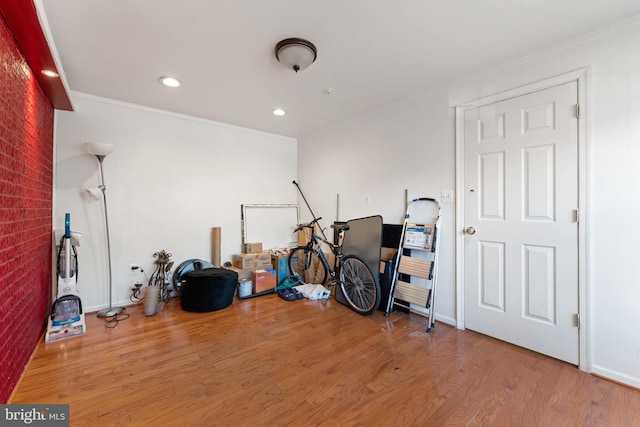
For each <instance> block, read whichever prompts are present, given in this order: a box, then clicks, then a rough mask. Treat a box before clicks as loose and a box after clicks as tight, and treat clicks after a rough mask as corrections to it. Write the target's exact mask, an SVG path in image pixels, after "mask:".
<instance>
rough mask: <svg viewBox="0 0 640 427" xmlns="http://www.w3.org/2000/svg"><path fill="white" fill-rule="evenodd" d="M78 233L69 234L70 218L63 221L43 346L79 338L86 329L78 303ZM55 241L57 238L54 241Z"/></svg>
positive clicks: (70, 232)
mask: <svg viewBox="0 0 640 427" xmlns="http://www.w3.org/2000/svg"><path fill="white" fill-rule="evenodd" d="M81 236H82V233H80V232H76V231H74V232H72V231H71V220H70V215H69V214H68V213H67V214H65V217H64V235H63V236H62V237H61V238H60V244H59V249H58V259H57V262H56V270H57V295H56V300H55V301H54V302H53V306H52V307H51V315H50V316H49V320H48V326H47V333H46V334H45V342H52V341H56V340H60V339H63V338H69V337H73V336H77V335H82V334H84V333H85V332H86V331H87V325H86V323H85V320H84V313H83V312H82V301H81V300H80V292H79V291H78V254H77V252H76V246H79V245H80V237H81ZM56 239H57V237H56Z"/></svg>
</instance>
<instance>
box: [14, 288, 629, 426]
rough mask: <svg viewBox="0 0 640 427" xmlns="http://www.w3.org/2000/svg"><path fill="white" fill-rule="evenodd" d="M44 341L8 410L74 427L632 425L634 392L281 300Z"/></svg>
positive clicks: (175, 307)
mask: <svg viewBox="0 0 640 427" xmlns="http://www.w3.org/2000/svg"><path fill="white" fill-rule="evenodd" d="M127 313H129V314H130V318H129V319H127V320H123V321H121V322H120V323H119V324H118V325H117V326H116V327H115V328H113V329H106V328H104V322H103V321H102V320H101V319H98V318H96V317H95V315H91V314H89V315H87V327H88V333H87V334H85V335H83V336H78V337H73V338H70V339H68V340H63V341H59V342H54V343H50V344H45V343H44V342H42V343H41V344H39V346H38V348H37V350H36V353H35V356H34V358H33V360H32V362H31V364H30V365H29V367H28V369H27V370H26V372H25V374H24V378H23V380H22V382H21V384H20V386H19V388H18V390H16V392H15V393H14V398H13V401H12V403H68V404H70V410H71V425H73V426H92V427H98V426H118V425H127V426H129V425H135V426H148V425H154V426H215V425H221V426H228V425H234V426H235V425H238V426H262V425H269V426H273V425H276V426H277V425H285V426H298V425H326V426H335V425H341V426H343V425H354V426H355V425H364V426H388V425H437V426H441V425H456V426H457V425H470V426H471V425H479V426H554V427H555V426H561V425H567V426H584V425H594V426H595V425H598V426H600V425H605V426H606V425H615V426H619V425H622V426H625V425H633V424H634V422H635V421H637V420H638V419H639V417H640V409H639V408H640V392H638V391H637V390H633V389H629V388H626V387H623V386H620V385H618V384H614V383H612V382H609V381H606V380H603V379H600V378H596V377H592V376H590V375H587V374H584V373H582V372H580V371H578V369H577V368H576V367H574V366H570V365H567V364H565V363H563V362H559V361H557V360H553V359H550V358H547V357H545V356H542V355H539V354H536V353H532V352H530V351H527V350H524V349H521V348H518V347H515V346H512V345H510V344H506V343H503V342H500V341H497V340H495V339H492V338H489V337H486V336H483V335H480V334H477V333H474V332H470V331H460V330H457V329H455V328H453V327H451V326H448V325H444V324H438V325H437V327H436V328H435V330H434V333H433V334H431V335H427V334H426V333H425V328H426V319H424V318H423V317H420V316H417V315H406V314H403V313H394V314H392V315H391V316H389V317H385V316H384V314H383V313H382V312H377V313H374V314H373V315H372V316H369V317H363V316H360V315H358V314H356V313H354V312H352V311H351V310H349V309H348V308H347V307H345V306H343V305H342V304H339V303H337V302H335V301H334V300H332V301H330V302H329V303H328V304H326V305H325V304H323V303H322V302H320V301H308V300H301V301H295V302H285V301H283V300H281V299H280V298H278V297H277V296H275V295H270V296H265V297H260V298H254V299H249V300H235V301H234V302H233V304H232V305H231V306H230V307H228V308H226V309H223V310H220V311H216V312H211V313H189V312H185V311H183V310H182V309H181V308H180V305H179V302H178V301H177V300H173V301H170V302H169V303H168V304H166V306H162V307H161V310H160V311H159V312H158V313H157V314H156V315H155V316H152V317H147V316H145V315H144V313H143V310H142V306H141V305H138V306H132V307H128V308H127Z"/></svg>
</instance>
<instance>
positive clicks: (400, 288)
mask: <svg viewBox="0 0 640 427" xmlns="http://www.w3.org/2000/svg"><path fill="white" fill-rule="evenodd" d="M393 298H396V299H399V300H402V301H407V302H410V303H412V304H416V305H419V306H421V307H426V306H427V303H428V302H429V288H425V287H423V286H416V285H413V284H411V283H407V282H403V281H402V280H398V282H397V283H396V289H395V291H394V292H393Z"/></svg>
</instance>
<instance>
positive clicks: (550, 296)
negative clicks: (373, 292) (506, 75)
mask: <svg viewBox="0 0 640 427" xmlns="http://www.w3.org/2000/svg"><path fill="white" fill-rule="evenodd" d="M577 98H578V88H577V83H576V82H570V83H565V84H562V85H558V86H555V87H552V88H549V89H544V90H541V91H538V92H534V93H530V94H527V95H522V96H518V97H515V98H510V99H507V100H504V101H500V102H496V103H494V104H490V105H485V106H482V107H478V108H474V109H470V110H466V111H465V112H464V165H465V171H464V173H465V177H464V192H465V200H464V206H465V209H464V221H465V224H464V226H465V230H466V231H465V237H464V240H465V242H464V245H465V247H464V265H465V271H464V277H465V283H464V288H465V289H464V294H465V301H464V304H465V317H464V318H465V327H466V328H468V329H471V330H475V331H477V332H481V333H483V334H487V335H490V336H493V337H496V338H498V339H501V340H504V341H508V342H511V343H513V344H516V345H519V346H522V347H526V348H528V349H531V350H534V351H537V352H540V353H543V354H546V355H549V356H552V357H555V358H558V359H561V360H564V361H567V362H569V363H573V364H577V363H578V355H579V346H578V329H577V323H576V322H577V321H576V315H577V313H578V224H577V209H578V134H577V131H578V123H577V116H576V105H577Z"/></svg>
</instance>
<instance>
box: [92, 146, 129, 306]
mask: <svg viewBox="0 0 640 427" xmlns="http://www.w3.org/2000/svg"><path fill="white" fill-rule="evenodd" d="M84 147H85V149H86V150H87V151H88V152H89V153H91V154H93V155H94V156H96V159H98V162H99V163H100V186H99V187H98V189H95V188H93V189H88V190H87V191H88V192H89V194H91V195H92V196H93V197H94V198H96V199H98V198H99V197H97V196H99V194H100V193H99V191H102V201H103V204H102V205H103V206H104V224H105V228H106V230H107V260H108V272H109V307H107V308H104V309H102V310H100V311H98V317H113V316H117V315H118V314H120V313H122V312H123V311H124V307H113V306H112V302H113V299H112V292H113V284H112V276H111V242H110V239H109V216H108V214H107V193H106V190H107V187H106V186H105V185H104V172H103V171H102V161H103V160H104V158H105V157H107V156H108V155H109V154H111V152H112V151H113V144H107V143H104V142H85V143H84Z"/></svg>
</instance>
